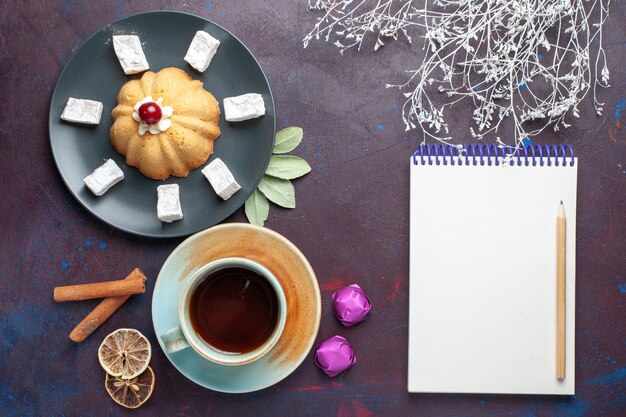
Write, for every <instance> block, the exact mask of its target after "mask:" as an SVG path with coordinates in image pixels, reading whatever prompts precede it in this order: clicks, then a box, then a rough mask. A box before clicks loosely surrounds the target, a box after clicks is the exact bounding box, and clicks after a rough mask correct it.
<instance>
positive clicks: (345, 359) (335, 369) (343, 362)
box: [315, 336, 356, 377]
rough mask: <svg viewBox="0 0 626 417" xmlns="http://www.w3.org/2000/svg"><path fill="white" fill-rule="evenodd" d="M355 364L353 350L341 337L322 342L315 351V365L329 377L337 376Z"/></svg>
mask: <svg viewBox="0 0 626 417" xmlns="http://www.w3.org/2000/svg"><path fill="white" fill-rule="evenodd" d="M355 363H356V354H355V353H354V349H352V346H351V345H350V343H348V341H347V340H346V339H345V338H343V337H341V336H333V337H331V338H330V339H326V340H324V341H323V342H322V343H321V344H320V345H319V346H318V347H317V350H316V351H315V364H316V365H317V366H318V367H319V368H320V369H321V370H322V371H324V372H326V374H327V375H328V376H330V377H334V376H337V375H339V374H340V373H342V372H343V371H345V370H346V369H348V368H350V367H352V365H354V364H355Z"/></svg>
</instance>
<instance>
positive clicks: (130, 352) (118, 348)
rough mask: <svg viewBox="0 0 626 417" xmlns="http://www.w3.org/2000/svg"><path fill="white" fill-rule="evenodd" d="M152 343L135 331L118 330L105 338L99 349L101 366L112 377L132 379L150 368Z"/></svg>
mask: <svg viewBox="0 0 626 417" xmlns="http://www.w3.org/2000/svg"><path fill="white" fill-rule="evenodd" d="M151 356H152V348H151V347H150V342H149V341H148V339H147V338H146V336H144V335H143V334H141V332H139V331H138V330H135V329H117V330H116V331H114V332H113V333H111V334H110V335H108V336H107V337H105V338H104V341H103V342H102V344H101V345H100V348H99V349H98V359H100V365H102V367H103V368H104V370H105V371H106V372H107V373H108V374H110V375H111V376H117V377H120V378H121V379H132V378H134V377H136V376H138V375H139V374H141V373H142V372H143V371H145V370H146V368H147V367H148V363H149V362H150V357H151Z"/></svg>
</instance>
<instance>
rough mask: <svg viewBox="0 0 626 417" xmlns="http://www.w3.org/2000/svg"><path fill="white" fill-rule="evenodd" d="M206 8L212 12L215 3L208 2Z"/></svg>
mask: <svg viewBox="0 0 626 417" xmlns="http://www.w3.org/2000/svg"><path fill="white" fill-rule="evenodd" d="M204 7H206V9H207V10H211V9H212V8H213V2H208V3H207V4H205V5H204Z"/></svg>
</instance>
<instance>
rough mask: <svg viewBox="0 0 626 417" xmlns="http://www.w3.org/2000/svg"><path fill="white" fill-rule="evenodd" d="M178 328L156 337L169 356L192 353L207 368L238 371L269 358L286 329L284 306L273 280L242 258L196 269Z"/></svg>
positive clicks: (185, 291) (182, 301) (182, 298)
mask: <svg viewBox="0 0 626 417" xmlns="http://www.w3.org/2000/svg"><path fill="white" fill-rule="evenodd" d="M178 308H179V311H178V313H179V320H180V327H176V328H174V329H171V330H169V331H167V332H165V333H164V334H162V335H161V340H162V341H163V343H164V344H165V349H166V351H167V352H168V353H173V352H177V351H179V350H182V349H185V348H187V347H191V348H192V349H194V350H195V351H196V352H197V353H198V354H199V355H201V356H203V357H204V358H206V359H207V360H209V361H211V362H215V363H218V364H222V365H243V364H247V363H250V362H253V361H255V360H257V359H259V358H261V357H262V356H263V355H265V354H266V353H267V352H269V351H270V350H271V349H272V348H273V347H274V345H275V344H276V342H277V341H278V339H279V338H280V336H281V334H282V331H283V329H284V327H285V322H286V318H287V302H286V299H285V293H284V291H283V289H282V287H281V285H280V283H279V282H278V280H277V279H276V277H275V276H274V275H273V274H272V273H271V272H270V271H269V270H268V269H267V268H265V267H264V266H263V265H261V264H259V263H257V262H254V261H252V260H249V259H245V258H223V259H219V260H216V261H213V262H210V263H208V264H206V265H205V266H203V267H202V268H200V269H198V270H197V271H196V272H195V273H194V274H193V275H192V276H191V277H190V278H189V281H188V283H187V284H186V286H185V287H184V289H183V291H182V292H181V294H180V301H179V306H178Z"/></svg>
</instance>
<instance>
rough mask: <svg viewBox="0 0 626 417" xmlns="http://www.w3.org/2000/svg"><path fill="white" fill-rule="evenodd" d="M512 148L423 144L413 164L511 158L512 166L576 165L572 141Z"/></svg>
mask: <svg viewBox="0 0 626 417" xmlns="http://www.w3.org/2000/svg"><path fill="white" fill-rule="evenodd" d="M513 151H514V148H498V147H497V146H496V145H495V144H491V145H484V144H466V145H463V147H462V150H461V149H459V148H457V147H456V146H454V145H445V144H434V145H420V147H419V148H418V149H417V150H416V151H415V152H414V153H413V164H415V165H418V162H419V164H420V165H433V164H435V165H502V161H503V160H504V159H505V158H509V165H512V166H516V165H517V166H537V165H539V166H544V165H546V166H552V164H553V163H554V165H555V166H567V165H569V166H574V158H575V157H574V150H573V149H572V146H571V145H543V146H540V145H533V146H528V147H525V148H520V149H519V150H518V151H517V152H516V153H515V154H513ZM568 154H569V156H568ZM568 157H569V164H568V163H567V159H568ZM544 158H545V159H544ZM559 161H560V163H559Z"/></svg>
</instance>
